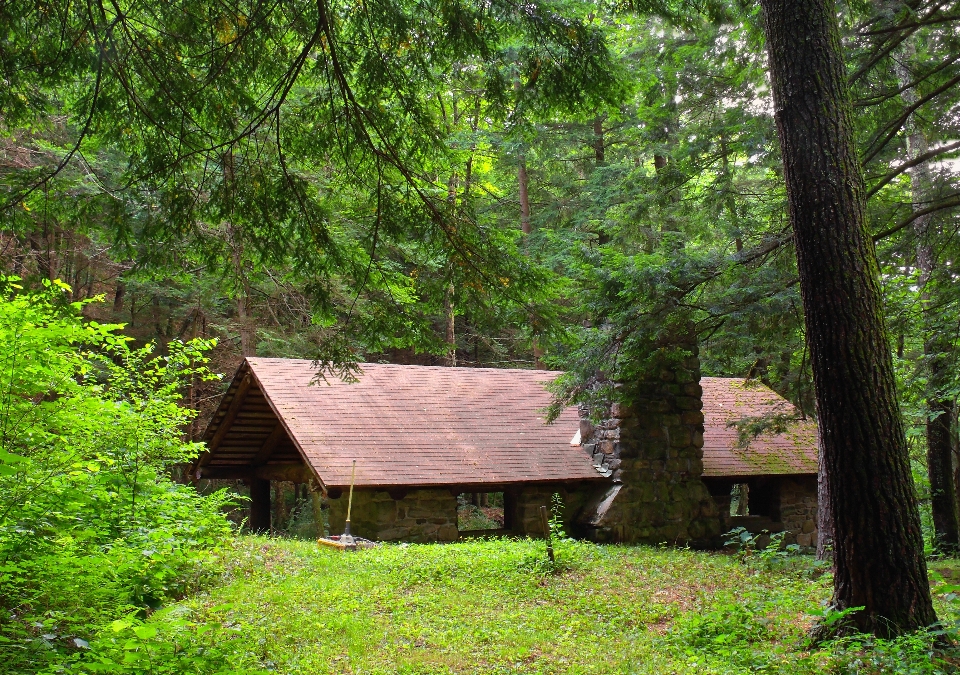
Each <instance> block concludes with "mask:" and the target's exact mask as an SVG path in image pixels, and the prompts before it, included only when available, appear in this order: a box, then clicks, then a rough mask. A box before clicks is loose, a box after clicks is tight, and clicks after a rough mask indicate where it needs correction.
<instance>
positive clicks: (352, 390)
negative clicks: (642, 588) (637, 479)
mask: <svg viewBox="0 0 960 675" xmlns="http://www.w3.org/2000/svg"><path fill="white" fill-rule="evenodd" d="M362 370H363V372H362V375H360V378H359V380H360V381H359V382H357V383H353V384H348V383H344V382H341V381H340V380H338V379H336V378H330V379H329V382H328V383H327V384H324V383H323V382H320V383H319V384H314V383H313V382H314V378H315V375H316V370H315V369H314V367H313V364H312V362H311V361H306V360H297V359H268V358H248V359H247V360H246V361H245V363H244V364H243V365H242V366H241V367H240V370H239V371H238V373H237V376H236V377H235V378H234V380H233V382H232V383H231V385H230V388H229V389H228V391H227V393H226V394H225V396H224V397H223V400H222V401H221V403H220V406H219V408H218V410H217V412H216V414H215V415H214V418H213V420H212V421H211V423H210V425H209V426H208V427H207V430H206V433H205V435H204V440H206V441H207V442H208V444H209V445H210V447H211V448H212V452H208V453H206V454H205V455H204V456H203V457H202V458H201V460H200V462H199V465H198V468H200V470H201V472H202V474H204V475H207V476H211V477H216V476H218V475H219V476H220V477H232V478H236V477H238V476H239V475H241V474H243V475H247V474H249V473H250V472H251V471H254V470H255V471H257V472H258V473H257V475H259V476H260V477H270V478H272V479H274V480H301V479H304V478H303V476H304V475H305V474H304V473H303V472H304V471H306V472H307V474H306V475H308V476H309V475H313V476H315V477H317V478H319V479H320V481H321V482H322V484H323V485H325V486H326V487H327V488H340V487H346V486H347V485H348V484H349V481H350V467H351V461H352V460H353V459H356V460H357V478H356V485H357V486H360V487H375V486H377V487H385V488H389V487H400V486H403V487H414V486H477V487H479V486H482V485H508V484H515V483H527V482H541V483H551V482H553V483H555V482H567V481H569V482H574V481H581V480H605V479H604V478H603V477H602V476H600V474H599V473H598V472H597V470H596V469H595V468H594V467H593V462H592V459H591V458H590V457H589V456H588V455H587V454H586V453H585V452H584V451H583V450H582V449H581V448H580V447H579V446H574V445H571V439H572V438H573V437H574V435H578V434H577V432H578V429H579V418H578V415H577V412H576V410H575V409H574V408H568V409H567V410H565V411H564V412H563V413H562V414H561V415H560V417H559V418H558V419H557V420H556V422H554V423H553V424H549V425H548V424H545V423H544V420H543V414H542V413H541V410H542V409H543V408H545V407H546V406H547V405H548V404H549V403H550V394H549V392H547V390H546V389H545V388H544V384H545V383H546V382H548V381H550V380H552V379H553V378H554V377H556V376H557V375H558V374H559V373H556V372H550V371H542V370H505V369H495V368H445V367H429V366H405V365H388V364H362ZM701 385H702V387H703V413H704V418H705V420H704V428H705V432H704V449H703V450H704V452H703V463H704V473H703V475H704V477H705V478H710V477H736V476H755V475H774V474H815V473H816V471H817V456H816V427H815V425H814V424H813V423H812V422H810V421H803V422H797V423H795V424H791V425H790V427H789V428H788V430H787V431H786V432H785V433H781V434H778V435H773V434H771V433H764V434H761V435H760V436H759V437H757V438H755V439H752V440H750V442H749V444H748V445H747V447H745V448H739V447H737V446H738V431H737V429H736V428H731V427H728V426H727V425H728V423H729V422H731V421H739V420H742V419H744V418H757V417H762V416H765V415H770V414H778V413H782V414H792V413H793V408H792V407H791V406H790V404H789V403H788V402H787V401H786V400H785V399H783V398H781V397H780V396H778V395H777V394H775V393H774V392H772V391H771V390H769V389H768V388H766V387H764V386H762V385H759V384H756V383H753V382H751V383H747V384H745V383H744V381H743V380H740V379H732V378H713V377H705V378H703V379H702V380H701ZM278 420H279V422H278ZM303 458H306V459H307V461H308V465H309V468H308V467H306V466H304V463H303ZM291 469H292V470H293V472H292V473H291ZM260 472H266V473H260ZM282 476H296V477H295V478H293V477H282Z"/></svg>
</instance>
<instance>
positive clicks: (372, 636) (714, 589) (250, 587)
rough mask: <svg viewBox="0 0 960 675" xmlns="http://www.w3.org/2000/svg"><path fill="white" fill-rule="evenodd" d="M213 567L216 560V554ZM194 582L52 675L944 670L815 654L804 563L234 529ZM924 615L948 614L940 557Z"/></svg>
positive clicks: (810, 580)
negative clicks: (339, 541)
mask: <svg viewBox="0 0 960 675" xmlns="http://www.w3.org/2000/svg"><path fill="white" fill-rule="evenodd" d="M210 564H211V565H213V564H214V563H213V559H211V561H210ZM215 566H216V568H217V570H218V572H217V574H218V577H217V581H216V582H215V583H212V584H211V585H210V586H209V588H208V589H207V590H205V591H203V592H200V593H196V594H194V595H191V596H190V597H188V598H185V599H183V600H181V601H179V602H172V603H171V604H169V605H167V606H165V607H162V608H160V609H157V610H156V611H149V612H146V613H142V612H141V613H140V614H134V613H131V614H130V615H129V616H127V617H126V618H120V619H119V620H115V621H112V622H109V623H107V624H105V625H104V626H102V627H101V630H100V631H99V633H98V634H97V635H96V636H95V637H94V638H93V639H91V640H90V641H89V644H88V645H87V648H84V649H82V650H79V649H78V650H73V651H72V653H70V654H67V655H66V657H65V658H64V660H61V661H60V662H59V663H58V664H56V665H54V666H52V667H50V668H49V670H47V671H46V672H48V673H58V672H70V673H104V672H105V673H151V674H152V673H157V674H160V673H198V674H199V673H205V674H206V673H224V674H226V673H267V672H276V673H410V674H413V673H423V674H426V673H431V674H433V673H530V674H534V673H717V674H719V673H752V672H757V673H797V674H805V673H851V674H852V673H929V674H934V673H950V672H956V663H957V659H956V657H955V656H954V655H952V654H951V653H950V652H947V653H944V652H943V651H937V650H934V649H933V648H932V647H931V645H932V643H933V639H934V638H935V637H936V636H933V635H929V634H915V635H911V636H907V637H903V638H900V639H898V640H894V641H884V640H877V639H874V638H868V637H861V638H848V639H846V640H844V641H842V642H834V643H829V644H827V645H825V646H822V647H820V648H817V649H813V648H811V647H810V646H809V644H808V642H807V633H808V631H809V629H810V626H811V624H812V622H813V621H814V620H824V618H823V617H824V616H827V619H826V620H833V618H832V617H830V615H829V613H827V612H825V609H824V603H825V602H826V600H827V599H828V598H829V595H830V588H831V580H830V575H829V573H824V569H823V566H820V565H817V564H816V563H815V561H813V560H812V559H811V558H810V557H807V556H773V555H768V556H765V557H764V556H760V555H747V556H742V555H741V556H738V555H728V554H723V553H704V552H695V551H690V550H683V549H671V548H652V547H626V546H601V545H594V544H588V543H582V542H574V541H572V540H565V541H563V542H561V543H560V544H559V545H558V561H557V563H556V564H553V565H551V564H550V563H548V562H547V559H546V556H545V551H544V545H543V542H539V541H532V540H508V539H490V540H475V541H468V542H461V543H457V544H450V545H430V544H426V545H406V544H400V545H384V546H381V547H379V548H377V549H375V550H371V551H363V552H358V553H356V554H343V553H339V552H332V551H329V550H326V549H320V548H318V547H317V546H316V544H314V543H313V542H309V541H296V540H289V539H275V538H266V537H251V536H243V537H237V538H235V539H232V540H230V542H229V544H228V545H227V546H226V547H224V548H223V549H221V550H220V551H219V553H217V555H216V563H215ZM933 568H934V569H935V570H936V571H935V572H934V573H933V574H934V577H935V594H936V597H937V600H938V612H939V614H940V616H941V617H942V618H943V620H944V622H945V624H953V623H955V622H956V621H957V620H958V619H960V613H958V607H957V605H956V604H955V602H954V600H953V589H952V587H951V586H950V585H949V580H950V578H951V577H952V576H954V575H956V574H957V573H958V572H960V565H958V564H957V563H955V562H953V561H944V562H938V563H934V564H933Z"/></svg>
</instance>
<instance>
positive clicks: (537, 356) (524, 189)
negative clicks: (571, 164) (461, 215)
mask: <svg viewBox="0 0 960 675" xmlns="http://www.w3.org/2000/svg"><path fill="white" fill-rule="evenodd" d="M517 187H518V192H519V194H520V230H521V231H522V232H523V234H524V242H526V237H527V236H529V235H530V233H531V232H532V231H533V229H532V227H531V225H530V178H529V176H528V175H527V158H526V157H525V156H524V155H520V162H519V166H518V168H517ZM530 325H531V329H532V332H533V365H534V368H538V369H541V370H542V369H543V368H544V363H543V354H544V351H543V348H542V347H541V346H540V341H539V340H538V339H537V318H536V317H535V316H533V315H531V316H530Z"/></svg>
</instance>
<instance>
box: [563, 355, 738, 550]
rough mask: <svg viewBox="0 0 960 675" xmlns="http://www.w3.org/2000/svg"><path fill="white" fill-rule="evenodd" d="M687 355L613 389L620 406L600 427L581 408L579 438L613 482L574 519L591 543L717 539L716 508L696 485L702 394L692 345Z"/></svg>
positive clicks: (606, 414) (700, 485) (699, 468)
mask: <svg viewBox="0 0 960 675" xmlns="http://www.w3.org/2000/svg"><path fill="white" fill-rule="evenodd" d="M681 346H682V347H683V349H684V351H686V352H687V353H688V354H691V355H690V356H687V357H686V358H683V359H682V360H680V361H671V362H670V363H669V364H667V365H664V366H662V367H660V368H657V369H655V370H654V373H653V374H651V375H650V376H648V377H646V378H644V379H643V380H641V381H636V382H622V383H619V384H618V385H617V388H618V389H619V390H620V393H621V394H622V400H623V402H622V403H614V404H612V405H609V406H607V408H606V410H604V412H603V414H602V415H599V416H594V417H602V418H603V421H602V422H599V423H594V422H592V421H591V415H590V414H589V413H590V411H588V410H586V409H584V408H582V407H581V415H580V417H581V419H580V437H581V443H582V447H583V448H584V450H586V451H587V452H589V453H591V454H592V456H593V461H594V464H595V465H596V466H597V467H598V470H599V471H600V472H601V473H604V474H605V475H609V476H610V477H611V478H612V479H613V481H614V484H613V485H612V486H610V487H609V488H608V489H607V490H606V491H604V492H603V493H601V494H597V495H595V496H594V497H593V499H592V500H591V501H590V502H588V504H587V505H586V508H585V509H584V510H583V511H582V512H581V513H580V515H579V517H578V518H577V526H578V529H579V530H580V534H582V535H584V536H586V537H588V538H590V539H593V540H595V541H607V542H623V543H648V544H659V543H669V544H692V545H697V544H703V545H706V544H708V543H709V542H710V540H711V539H715V538H716V537H717V536H718V535H719V534H720V529H721V524H720V518H719V514H718V511H717V505H716V503H715V502H714V500H713V498H712V497H711V496H710V493H709V492H708V490H707V488H706V486H705V485H704V484H703V481H701V480H700V477H701V475H702V474H703V413H702V412H701V409H702V408H703V401H702V400H701V397H702V394H703V390H702V389H701V388H700V360H699V358H698V357H697V353H698V350H697V345H696V342H695V339H689V340H687V341H685V342H684V343H683V344H682V345H681Z"/></svg>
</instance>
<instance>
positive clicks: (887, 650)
mask: <svg viewBox="0 0 960 675" xmlns="http://www.w3.org/2000/svg"><path fill="white" fill-rule="evenodd" d="M940 637H941V635H940V634H938V632H936V631H919V632H916V633H911V634H909V635H903V636H901V637H898V638H896V639H894V640H881V639H880V638H877V637H874V636H873V635H855V636H851V637H845V638H840V639H837V640H834V641H833V642H831V643H830V644H829V645H828V647H827V648H828V649H829V650H830V651H831V652H832V654H833V660H834V672H836V673H837V674H838V675H873V674H874V673H876V674H877V675H879V674H880V673H883V674H884V675H948V673H956V672H958V670H960V652H958V651H957V650H956V649H946V650H943V649H940V648H938V647H937V646H936V643H937V642H938V641H939V639H940ZM954 637H955V636H954Z"/></svg>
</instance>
